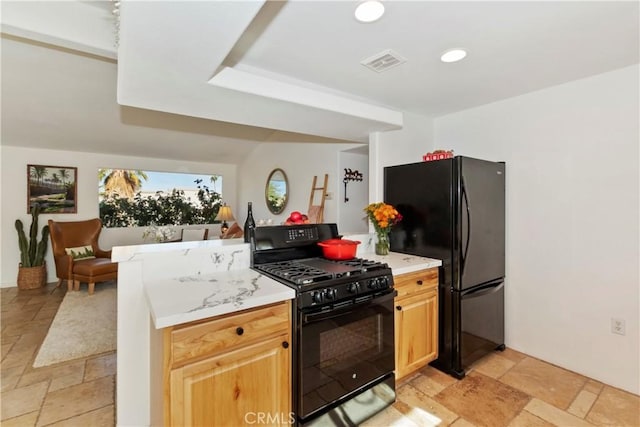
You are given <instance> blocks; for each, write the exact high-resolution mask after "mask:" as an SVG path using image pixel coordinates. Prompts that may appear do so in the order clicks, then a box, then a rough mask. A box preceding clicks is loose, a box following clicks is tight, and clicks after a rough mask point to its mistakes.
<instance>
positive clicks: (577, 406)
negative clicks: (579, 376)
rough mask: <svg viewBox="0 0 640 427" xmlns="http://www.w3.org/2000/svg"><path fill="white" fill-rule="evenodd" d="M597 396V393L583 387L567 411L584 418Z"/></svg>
mask: <svg viewBox="0 0 640 427" xmlns="http://www.w3.org/2000/svg"><path fill="white" fill-rule="evenodd" d="M597 398H598V395H597V394H595V393H591V392H590V391H585V390H584V389H583V390H581V391H580V393H578V396H576V398H575V399H574V400H573V402H571V405H570V406H569V409H567V412H568V413H570V414H573V415H575V416H576V417H580V418H584V417H585V416H586V415H587V413H588V412H589V409H591V406H593V402H595V401H596V399H597Z"/></svg>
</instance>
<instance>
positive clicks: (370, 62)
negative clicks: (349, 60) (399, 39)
mask: <svg viewBox="0 0 640 427" xmlns="http://www.w3.org/2000/svg"><path fill="white" fill-rule="evenodd" d="M406 61H407V58H403V57H402V56H400V55H398V54H397V53H396V52H394V51H392V50H391V49H387V50H383V51H382V52H380V53H376V54H375V55H373V56H370V57H369V58H367V59H363V60H362V61H360V63H361V64H362V65H364V66H365V67H367V68H369V69H371V70H373V71H375V72H377V73H381V72H383V71H387V70H388V69H389V68H393V67H395V66H396V65H400V64H402V63H403V62H406Z"/></svg>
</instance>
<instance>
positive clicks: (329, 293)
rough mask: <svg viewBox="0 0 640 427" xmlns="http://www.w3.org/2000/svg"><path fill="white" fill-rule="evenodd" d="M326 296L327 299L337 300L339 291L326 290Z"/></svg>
mask: <svg viewBox="0 0 640 427" xmlns="http://www.w3.org/2000/svg"><path fill="white" fill-rule="evenodd" d="M324 296H325V297H326V298H327V299H336V298H337V297H338V291H337V290H335V289H325V290H324Z"/></svg>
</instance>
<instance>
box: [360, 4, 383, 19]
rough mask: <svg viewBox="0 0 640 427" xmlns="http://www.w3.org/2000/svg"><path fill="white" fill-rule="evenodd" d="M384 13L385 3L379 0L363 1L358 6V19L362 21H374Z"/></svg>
mask: <svg viewBox="0 0 640 427" xmlns="http://www.w3.org/2000/svg"><path fill="white" fill-rule="evenodd" d="M383 14H384V5H383V4H382V2H380V1H378V0H367V1H363V2H362V3H360V4H359V5H358V7H356V12H355V15H356V19H357V20H358V21H360V22H373V21H377V20H378V19H380V17H381V16H382V15H383Z"/></svg>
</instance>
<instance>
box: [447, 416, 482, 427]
mask: <svg viewBox="0 0 640 427" xmlns="http://www.w3.org/2000/svg"><path fill="white" fill-rule="evenodd" d="M451 427H476V425H475V424H473V423H471V422H469V421H467V420H465V419H464V418H458V419H457V420H455V422H454V423H453V424H451Z"/></svg>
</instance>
